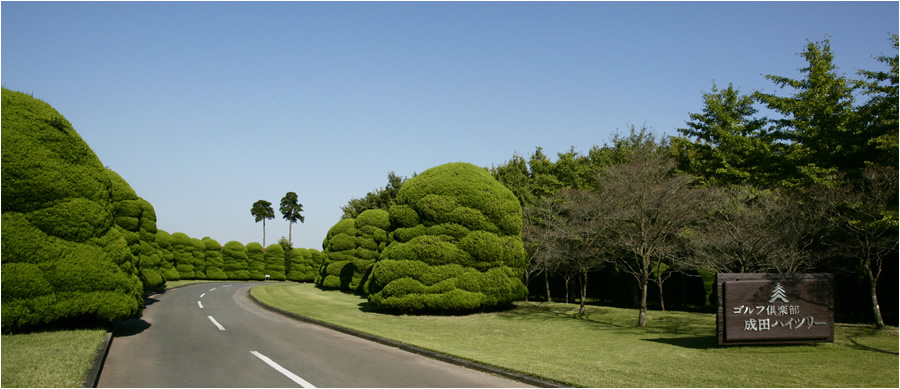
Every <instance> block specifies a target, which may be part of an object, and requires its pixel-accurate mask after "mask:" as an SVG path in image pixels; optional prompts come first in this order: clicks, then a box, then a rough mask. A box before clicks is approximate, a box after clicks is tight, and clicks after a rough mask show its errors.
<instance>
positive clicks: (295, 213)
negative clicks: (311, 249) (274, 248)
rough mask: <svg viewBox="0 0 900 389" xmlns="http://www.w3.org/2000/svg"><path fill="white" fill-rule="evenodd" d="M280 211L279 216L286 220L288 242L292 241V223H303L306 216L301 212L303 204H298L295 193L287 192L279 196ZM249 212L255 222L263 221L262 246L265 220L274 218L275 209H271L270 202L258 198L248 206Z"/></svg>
mask: <svg viewBox="0 0 900 389" xmlns="http://www.w3.org/2000/svg"><path fill="white" fill-rule="evenodd" d="M278 210H279V211H281V216H282V217H283V218H284V220H287V222H288V238H287V239H288V243H293V239H294V237H293V235H294V232H293V227H294V223H296V222H300V223H303V222H304V221H305V220H306V218H305V217H303V215H302V214H301V212H303V204H300V202H299V199H298V198H297V193H294V192H287V194H285V195H284V197H282V198H281V206H280V207H279V208H278ZM250 214H251V215H253V218H254V219H255V220H256V222H257V223H259V222H260V221H262V222H263V243H262V244H263V246H265V245H266V220H272V219H274V218H275V210H273V209H272V203H270V202H268V201H266V200H258V201H256V202H255V203H253V207H251V208H250Z"/></svg>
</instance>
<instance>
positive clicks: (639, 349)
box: [251, 284, 900, 387]
mask: <svg viewBox="0 0 900 389" xmlns="http://www.w3.org/2000/svg"><path fill="white" fill-rule="evenodd" d="M251 293H252V294H253V296H254V297H256V298H257V299H259V300H260V301H262V302H264V303H267V304H270V305H273V306H276V307H279V308H281V309H284V310H286V311H290V312H294V313H297V314H300V315H304V316H307V317H310V318H314V319H318V320H322V321H326V322H330V323H333V324H336V325H339V326H342V327H345V328H351V329H354V330H358V331H362V332H366V333H369V334H373V335H378V336H381V337H385V338H388V339H393V340H397V341H400V342H404V343H407V344H411V345H416V346H419V347H423V348H427V349H431V350H435V351H439V352H442V353H445V354H450V355H453V356H457V357H462V358H466V359H469V360H473V361H477V362H481V363H484V364H488V365H493V366H498V367H501V368H505V369H508V370H512V371H517V372H520V373H525V374H528V375H532V376H536V377H541V378H545V379H550V380H553V381H557V382H560V383H563V384H566V385H572V386H582V387H898V384H900V383H898V380H900V379H898V333H897V328H896V327H891V328H889V329H888V330H884V331H876V330H875V329H874V328H870V327H865V326H849V325H837V326H836V328H835V342H834V343H820V344H812V345H793V346H755V347H719V346H718V345H717V342H716V337H715V331H716V323H715V315H711V314H702V313H688V312H659V311H650V312H648V322H647V323H648V324H647V327H646V328H639V327H636V324H637V311H636V310H633V309H620V308H610V307H587V312H586V315H585V316H584V317H581V318H578V317H576V316H575V314H576V313H577V309H578V307H577V305H568V304H558V303H524V302H523V303H517V304H516V308H515V309H511V310H508V311H503V312H492V313H479V314H473V315H466V316H411V315H391V314H385V313H378V312H376V311H374V310H373V309H372V307H371V306H370V305H369V304H368V302H367V301H366V300H365V299H364V298H361V297H359V296H356V295H352V294H346V293H342V292H339V291H323V290H320V289H318V288H316V287H315V286H314V285H311V284H277V285H274V284H273V285H262V286H257V287H254V288H253V290H252V291H251Z"/></svg>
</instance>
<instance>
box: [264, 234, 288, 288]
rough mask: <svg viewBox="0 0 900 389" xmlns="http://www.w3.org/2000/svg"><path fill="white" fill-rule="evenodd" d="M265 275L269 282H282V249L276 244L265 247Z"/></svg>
mask: <svg viewBox="0 0 900 389" xmlns="http://www.w3.org/2000/svg"><path fill="white" fill-rule="evenodd" d="M264 257H265V259H266V274H268V275H269V279H270V280H275V281H284V248H282V247H281V245H280V244H278V243H273V244H270V245H269V247H266V252H265V254H264Z"/></svg>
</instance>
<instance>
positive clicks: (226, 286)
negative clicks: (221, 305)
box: [223, 285, 231, 288]
mask: <svg viewBox="0 0 900 389" xmlns="http://www.w3.org/2000/svg"><path fill="white" fill-rule="evenodd" d="M229 286H231V285H225V286H223V288H227V287H229Z"/></svg>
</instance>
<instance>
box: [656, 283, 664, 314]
mask: <svg viewBox="0 0 900 389" xmlns="http://www.w3.org/2000/svg"><path fill="white" fill-rule="evenodd" d="M656 284H657V285H659V308H660V310H662V311H663V312H665V311H666V301H665V299H664V298H663V281H662V278H660V279H659V282H657V283H656Z"/></svg>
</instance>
